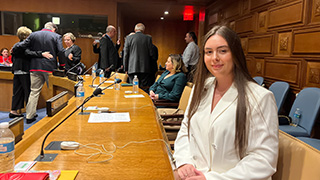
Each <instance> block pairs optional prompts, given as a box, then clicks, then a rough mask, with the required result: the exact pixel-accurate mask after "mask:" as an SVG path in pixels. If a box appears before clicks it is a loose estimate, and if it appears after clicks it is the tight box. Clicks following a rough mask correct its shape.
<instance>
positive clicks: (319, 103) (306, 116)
mask: <svg viewBox="0 0 320 180" xmlns="http://www.w3.org/2000/svg"><path fill="white" fill-rule="evenodd" d="M297 108H299V109H300V110H301V118H300V122H299V126H301V127H303V128H304V129H305V130H306V131H307V132H308V134H309V136H310V134H311V131H312V128H313V125H314V122H315V121H316V119H317V117H318V115H319V111H320V110H319V108H320V88H305V89H303V90H302V91H300V92H299V94H298V96H297V97H296V99H295V100H294V102H293V105H292V107H291V110H290V113H289V116H290V117H291V118H293V114H294V112H295V111H296V109H297Z"/></svg>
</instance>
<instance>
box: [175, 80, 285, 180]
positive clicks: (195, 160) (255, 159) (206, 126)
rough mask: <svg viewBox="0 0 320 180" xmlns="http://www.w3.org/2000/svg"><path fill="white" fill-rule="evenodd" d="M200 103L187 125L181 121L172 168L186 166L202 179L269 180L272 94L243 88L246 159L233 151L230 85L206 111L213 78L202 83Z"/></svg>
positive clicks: (273, 140)
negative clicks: (246, 136) (248, 125)
mask: <svg viewBox="0 0 320 180" xmlns="http://www.w3.org/2000/svg"><path fill="white" fill-rule="evenodd" d="M205 89H207V93H206V97H205V98H203V100H202V101H201V102H200V105H199V108H198V110H197V112H196V113H195V114H194V115H193V117H192V118H191V121H190V123H191V124H190V138H189V137H188V118H187V113H188V109H189V105H190V99H191V97H192V95H193V91H194V89H193V90H192V93H191V96H190V99H189V105H188V107H187V110H186V114H185V118H184V120H183V122H182V125H181V128H180V131H179V133H178V136H177V139H176V141H175V146H174V147H175V153H174V158H175V159H176V166H177V167H180V166H181V165H183V164H192V165H194V166H195V168H197V169H198V170H200V171H202V172H203V173H204V175H205V176H206V178H207V179H243V180H244V179H245V180H249V179H271V176H272V175H273V174H274V173H275V172H276V167H277V159H278V141H279V139H278V114H277V105H276V103H275V100H274V96H273V94H272V92H270V91H269V90H267V89H265V88H264V87H261V86H259V85H258V84H256V83H253V82H249V83H248V88H247V94H248V100H249V104H250V105H249V106H250V107H247V116H248V118H250V119H249V123H250V128H249V135H248V147H247V149H246V156H245V157H243V158H242V159H240V158H239V157H238V153H237V151H236V149H235V145H234V139H235V119H236V107H237V100H238V98H237V97H238V92H237V89H236V88H235V86H234V84H233V85H232V86H231V87H230V88H229V89H228V91H227V92H226V93H225V94H224V95H223V97H222V98H221V99H220V101H219V102H218V104H217V105H216V107H215V108H214V109H213V111H212V113H211V112H210V111H211V104H212V97H213V93H214V89H215V78H214V77H210V78H208V79H207V80H206V83H205Z"/></svg>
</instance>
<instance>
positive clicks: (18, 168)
mask: <svg viewBox="0 0 320 180" xmlns="http://www.w3.org/2000/svg"><path fill="white" fill-rule="evenodd" d="M36 162H37V161H20V162H18V163H17V164H16V165H15V166H14V171H15V172H27V171H29V170H30V169H31V168H32V166H33V165H34V164H35V163H36Z"/></svg>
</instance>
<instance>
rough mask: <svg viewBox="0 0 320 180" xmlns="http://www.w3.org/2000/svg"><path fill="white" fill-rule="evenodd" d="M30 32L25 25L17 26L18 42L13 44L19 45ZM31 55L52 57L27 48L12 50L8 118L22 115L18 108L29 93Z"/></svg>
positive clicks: (26, 100) (21, 106) (46, 53)
mask: <svg viewBox="0 0 320 180" xmlns="http://www.w3.org/2000/svg"><path fill="white" fill-rule="evenodd" d="M31 33H32V31H31V30H30V29H29V28H27V27H25V26H22V27H20V28H18V30H17V36H18V38H19V39H20V42H18V43H16V44H15V45H14V46H17V45H19V44H20V43H21V42H22V41H23V40H25V39H26V38H27V37H28V36H29V35H30V34H31ZM31 57H46V58H48V59H50V58H52V55H51V54H50V53H49V52H42V51H30V50H29V49H19V50H15V51H13V52H12V59H13V66H12V73H13V74H14V76H13V96H12V106H11V111H10V113H9V117H10V118H15V117H23V115H22V114H19V113H18V110H19V109H21V108H23V107H24V102H26V104H27V103H28V98H29V94H30V73H29V70H30V59H31Z"/></svg>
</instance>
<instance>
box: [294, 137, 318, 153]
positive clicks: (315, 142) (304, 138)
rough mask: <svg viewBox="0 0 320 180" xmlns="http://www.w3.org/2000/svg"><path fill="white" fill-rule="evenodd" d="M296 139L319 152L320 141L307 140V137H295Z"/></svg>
mask: <svg viewBox="0 0 320 180" xmlns="http://www.w3.org/2000/svg"><path fill="white" fill-rule="evenodd" d="M297 138H298V139H300V140H301V141H303V142H305V143H307V144H309V145H310V146H312V147H314V148H316V149H318V150H319V151H320V139H314V138H308V137H297Z"/></svg>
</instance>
